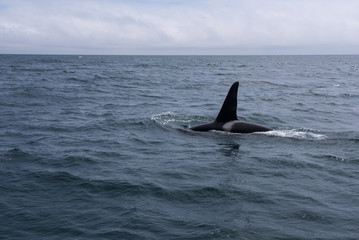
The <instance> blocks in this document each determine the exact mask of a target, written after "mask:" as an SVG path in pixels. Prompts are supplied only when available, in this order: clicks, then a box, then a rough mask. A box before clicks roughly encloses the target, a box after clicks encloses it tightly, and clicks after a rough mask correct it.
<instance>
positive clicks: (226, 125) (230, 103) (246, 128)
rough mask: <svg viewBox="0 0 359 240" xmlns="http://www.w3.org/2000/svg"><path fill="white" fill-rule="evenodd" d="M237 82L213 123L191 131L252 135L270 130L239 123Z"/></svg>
mask: <svg viewBox="0 0 359 240" xmlns="http://www.w3.org/2000/svg"><path fill="white" fill-rule="evenodd" d="M238 85H239V83H238V82H235V83H233V85H232V87H231V88H230V89H229V91H228V94H227V97H226V99H225V100H224V102H223V105H222V108H221V110H220V111H219V113H218V116H217V118H216V120H215V121H214V122H211V123H206V124H203V125H200V126H196V127H192V128H190V129H191V130H193V131H200V132H204V131H210V130H217V131H226V132H233V133H252V132H267V131H271V130H272V129H270V128H267V127H263V126H260V125H257V124H253V123H247V122H243V121H239V120H238V118H237V92H238Z"/></svg>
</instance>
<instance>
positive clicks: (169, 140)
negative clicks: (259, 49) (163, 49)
mask: <svg viewBox="0 0 359 240" xmlns="http://www.w3.org/2000/svg"><path fill="white" fill-rule="evenodd" d="M235 81H239V84H240V86H239V90H238V116H239V118H240V119H241V120H244V121H248V122H252V123H256V124H260V125H264V126H267V127H270V128H273V129H274V131H271V132H267V133H252V134H232V133H222V132H216V131H214V132H206V133H198V132H192V131H190V130H189V129H188V128H189V127H191V126H194V125H197V124H201V123H205V122H209V121H212V120H213V119H214V118H215V117H216V116H217V114H218V111H219V109H220V107H221V105H222V102H223V100H224V98H225V96H226V94H227V91H228V89H229V87H230V86H231V85H232V83H233V82H235ZM0 223H1V224H0V239H156V240H157V239H166V240H168V239H196V240H197V239H204V240H207V239H358V236H359V56H41V55H34V56H31V55H0Z"/></svg>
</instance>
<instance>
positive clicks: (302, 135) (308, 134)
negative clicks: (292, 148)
mask: <svg viewBox="0 0 359 240" xmlns="http://www.w3.org/2000/svg"><path fill="white" fill-rule="evenodd" d="M262 134H265V135H269V136H275V137H283V138H295V139H311V140H322V139H326V138H327V136H326V135H324V134H320V133H317V131H316V130H312V129H290V130H273V131H269V132H263V133H262Z"/></svg>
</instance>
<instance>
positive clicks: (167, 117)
mask: <svg viewBox="0 0 359 240" xmlns="http://www.w3.org/2000/svg"><path fill="white" fill-rule="evenodd" d="M151 120H152V121H155V122H156V123H158V124H160V125H168V124H171V123H189V122H191V121H192V119H191V118H189V117H186V116H183V115H178V114H175V113H174V112H163V113H159V114H155V115H153V116H152V117H151Z"/></svg>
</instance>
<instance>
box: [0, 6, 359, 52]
mask: <svg viewBox="0 0 359 240" xmlns="http://www.w3.org/2000/svg"><path fill="white" fill-rule="evenodd" d="M358 9H359V1H358V0H182V1H181V0H168V1H165V0H153V1H150V0H132V1H131V0H117V1H116V0H77V1H74V0H61V1H51V0H32V1H29V0H0V53H40V54H41V53H47V54H52V53H55V54H359V14H358Z"/></svg>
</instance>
